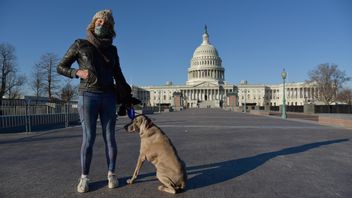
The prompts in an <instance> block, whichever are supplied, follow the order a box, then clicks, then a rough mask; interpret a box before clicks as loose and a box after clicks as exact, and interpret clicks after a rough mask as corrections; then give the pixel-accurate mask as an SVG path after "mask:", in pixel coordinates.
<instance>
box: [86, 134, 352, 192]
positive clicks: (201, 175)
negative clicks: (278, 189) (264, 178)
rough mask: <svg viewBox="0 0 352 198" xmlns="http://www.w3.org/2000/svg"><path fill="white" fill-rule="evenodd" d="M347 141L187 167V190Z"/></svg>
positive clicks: (97, 185) (94, 187)
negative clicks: (270, 161) (268, 163)
mask: <svg viewBox="0 0 352 198" xmlns="http://www.w3.org/2000/svg"><path fill="white" fill-rule="evenodd" d="M346 141H349V139H337V140H330V141H322V142H315V143H310V144H304V145H301V146H295V147H289V148H284V149H281V150H279V151H273V152H268V153H262V154H258V155H255V156H252V157H246V158H241V159H234V160H228V161H223V162H216V163H212V164H206V165H199V166H191V167H187V174H188V178H189V179H188V182H187V188H186V189H185V190H186V191H187V190H190V189H197V188H202V187H206V186H210V185H214V184H218V183H221V182H224V181H228V180H231V179H234V178H236V177H238V176H241V175H243V174H245V173H247V172H250V171H252V170H254V169H256V168H258V167H259V166H261V165H263V164H264V163H266V162H267V161H269V160H270V159H273V158H275V157H278V156H286V155H291V154H297V153H302V152H306V151H309V150H311V149H314V148H318V147H320V146H325V145H330V144H337V143H341V142H346ZM155 175H156V173H155V172H151V173H146V174H141V175H138V178H137V180H136V182H135V183H141V182H149V181H155V180H157V179H156V178H155V177H153V178H152V179H150V178H149V177H151V176H155ZM193 175H195V176H193ZM129 178H130V177H124V178H119V184H120V185H119V187H123V186H126V185H128V184H126V181H127V179H129ZM106 185H107V181H106V180H103V181H97V182H93V183H91V189H92V191H95V190H98V189H99V188H102V187H105V186H106Z"/></svg>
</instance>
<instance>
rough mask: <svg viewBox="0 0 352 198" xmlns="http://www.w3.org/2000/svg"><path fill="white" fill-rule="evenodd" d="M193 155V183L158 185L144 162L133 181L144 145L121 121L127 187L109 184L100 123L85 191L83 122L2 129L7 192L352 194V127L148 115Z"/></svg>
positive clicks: (197, 197)
mask: <svg viewBox="0 0 352 198" xmlns="http://www.w3.org/2000/svg"><path fill="white" fill-rule="evenodd" d="M149 117H150V118H151V119H152V120H153V122H154V123H155V124H157V125H158V126H159V127H160V128H161V129H163V130H164V132H165V133H166V134H167V135H168V136H169V138H170V139H171V140H172V142H173V144H174V145H175V147H176V149H177V150H178V153H179V156H180V157H181V158H182V159H183V160H184V161H185V162H186V165H187V173H188V186H187V189H186V190H185V191H184V192H182V193H180V194H177V195H170V194H167V193H164V192H160V191H158V190H157V187H158V185H159V181H157V179H156V178H155V170H154V167H153V166H152V165H150V164H149V163H145V164H144V166H143V167H142V169H141V173H140V174H141V175H140V177H139V179H137V182H136V183H135V184H133V185H126V180H127V179H128V178H129V177H130V176H131V175H132V173H133V171H134V168H135V165H136V161H137V157H138V152H139V141H140V140H139V136H138V134H137V133H135V134H131V133H127V132H125V130H124V129H122V126H123V125H124V124H126V123H127V122H128V121H129V120H128V118H120V119H119V121H118V123H117V125H116V130H117V134H116V137H117V142H118V159H117V173H118V177H119V182H120V184H121V185H120V187H119V188H116V189H108V188H107V180H106V171H107V165H106V160H105V153H104V143H103V138H102V136H101V129H100V127H99V128H98V132H97V139H96V142H95V145H94V154H93V162H92V166H91V175H90V179H91V185H90V189H91V192H89V193H85V194H79V193H77V192H76V185H77V184H78V178H79V176H80V146H81V128H80V127H79V126H76V127H71V128H66V129H58V130H52V131H45V132H36V133H31V134H25V133H17V134H0V197H1V198H6V197H47V198H49V197H50V198H51V197H128V198H134V197H136V198H138V197H194V198H203V197H209V198H221V197H229V198H232V197H236V198H238V197H243V198H252V197H258V198H276V197H277V198H285V197H292V198H305V197H317V198H318V197H319V198H325V197H326V198H333V197H345V198H350V197H352V130H349V129H343V128H336V127H328V126H321V125H318V124H315V123H314V122H310V121H304V122H300V121H297V120H283V119H281V118H278V117H268V116H256V115H250V114H245V113H236V112H229V111H223V110H220V109H190V110H185V111H181V112H170V113H160V114H153V115H149Z"/></svg>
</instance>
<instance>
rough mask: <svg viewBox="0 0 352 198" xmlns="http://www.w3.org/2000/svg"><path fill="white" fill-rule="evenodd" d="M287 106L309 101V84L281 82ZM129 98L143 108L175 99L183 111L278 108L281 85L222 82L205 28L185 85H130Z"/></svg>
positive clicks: (170, 104)
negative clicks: (138, 102)
mask: <svg viewBox="0 0 352 198" xmlns="http://www.w3.org/2000/svg"><path fill="white" fill-rule="evenodd" d="M285 89H286V91H285V96H286V104H287V105H295V106H299V105H303V104H305V103H308V102H313V94H314V92H315V91H316V90H315V89H314V86H313V85H309V84H306V83H304V82H298V83H285ZM132 90H133V95H134V96H135V97H137V98H139V99H140V100H142V101H143V104H144V105H145V106H163V107H164V108H165V107H174V106H175V105H176V104H175V96H178V99H179V100H180V101H178V103H180V104H181V106H182V107H184V108H223V107H242V106H243V105H244V104H246V105H247V107H252V108H254V107H256V106H257V107H258V106H265V105H267V106H269V105H270V106H280V105H282V99H283V84H273V85H268V84H250V83H248V82H247V81H245V80H242V81H241V82H240V83H239V84H237V85H236V84H231V83H228V82H226V81H225V67H224V66H223V65H222V60H221V57H220V55H219V53H218V51H217V49H216V48H215V47H214V46H213V45H212V44H211V43H210V40H209V34H208V31H207V27H206V26H205V31H204V34H203V41H202V43H201V44H200V46H198V47H197V48H196V49H195V51H194V53H193V57H192V59H191V61H190V66H189V68H188V80H187V82H186V84H185V85H173V84H172V83H171V82H167V83H166V84H165V85H160V86H135V85H132Z"/></svg>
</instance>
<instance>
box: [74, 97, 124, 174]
mask: <svg viewBox="0 0 352 198" xmlns="http://www.w3.org/2000/svg"><path fill="white" fill-rule="evenodd" d="M115 104H116V99H115V95H114V94H113V93H93V92H83V95H80V96H79V101H78V111H79V116H80V120H81V123H82V129H83V141H82V147H81V167H82V174H84V175H88V174H89V168H90V164H91V161H92V156H93V144H94V141H95V136H96V128H97V119H98V116H99V117H100V121H101V126H102V132H103V138H104V142H105V154H106V160H107V164H108V170H109V171H112V172H114V171H115V164H116V155H117V146H116V140H115V123H116V118H117V115H116V106H115Z"/></svg>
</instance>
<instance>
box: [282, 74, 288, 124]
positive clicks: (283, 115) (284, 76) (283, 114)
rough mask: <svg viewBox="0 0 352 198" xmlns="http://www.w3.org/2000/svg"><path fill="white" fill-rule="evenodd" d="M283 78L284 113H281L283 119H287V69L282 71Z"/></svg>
mask: <svg viewBox="0 0 352 198" xmlns="http://www.w3.org/2000/svg"><path fill="white" fill-rule="evenodd" d="M281 77H282V80H283V90H282V95H283V97H282V113H281V118H283V119H286V118H287V114H286V98H285V80H286V77H287V72H286V71H285V69H283V70H282V72H281Z"/></svg>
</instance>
